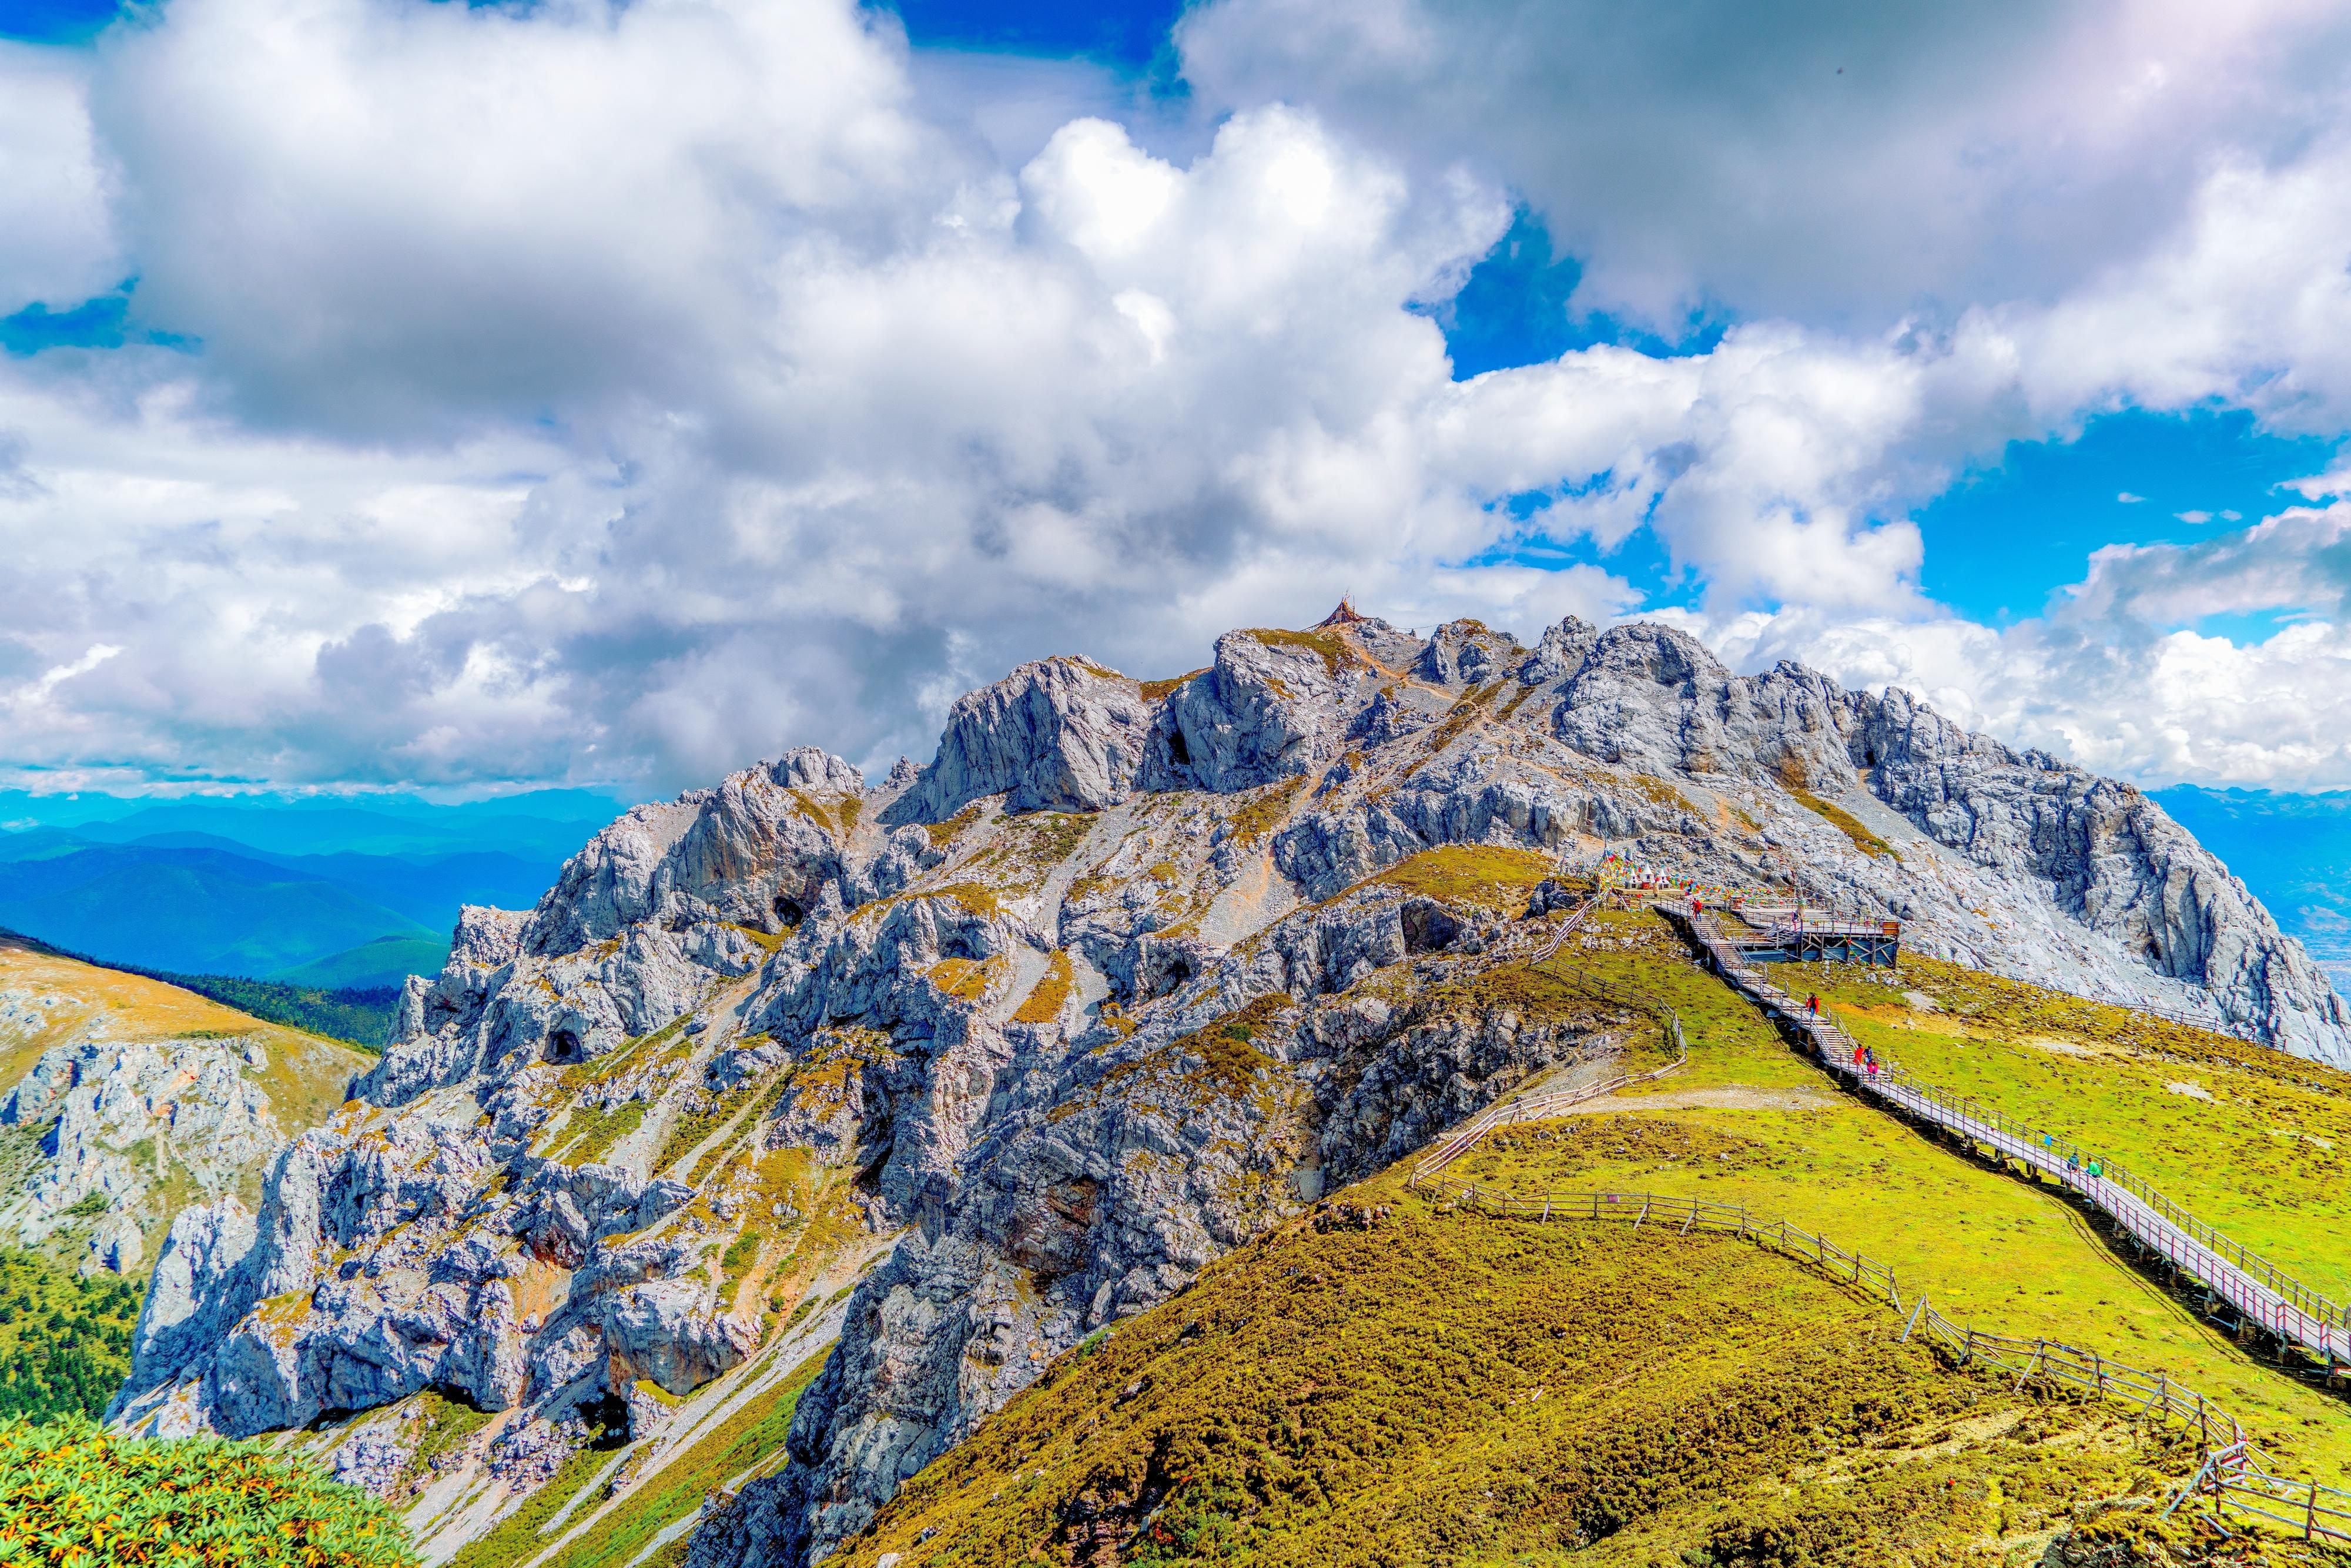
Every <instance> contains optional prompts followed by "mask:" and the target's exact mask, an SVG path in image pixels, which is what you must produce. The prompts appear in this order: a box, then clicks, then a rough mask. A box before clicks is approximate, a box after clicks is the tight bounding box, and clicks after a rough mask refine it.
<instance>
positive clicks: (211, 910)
mask: <svg viewBox="0 0 2351 1568" xmlns="http://www.w3.org/2000/svg"><path fill="white" fill-rule="evenodd" d="M620 810H622V805H621V803H620V802H618V801H616V800H611V799H610V798H608V797H604V796H600V795H595V794H591V793H588V792H585V791H573V790H564V791H542V792H539V793H537V794H532V795H525V796H517V797H508V798H506V799H503V800H494V801H484V802H478V803H473V804H466V805H455V806H442V805H435V804H434V803H432V802H430V801H425V800H414V799H413V798H391V799H383V798H371V799H370V800H368V801H367V802H366V803H365V804H363V805H356V804H352V803H350V802H349V801H347V800H335V801H309V800H284V799H279V798H270V797H259V798H256V797H225V798H209V797H204V798H195V799H190V800H177V801H171V802H165V803H149V802H146V801H141V800H120V799H110V798H106V797H96V796H88V795H84V796H38V795H28V794H25V793H22V792H18V791H0V825H5V828H6V830H7V831H0V926H5V927H7V928H10V929H13V930H16V931H21V932H23V933H25V934H26V935H27V936H36V937H38V938H40V939H41V940H42V941H45V942H48V943H51V944H53V945H54V946H58V947H62V948H66V949H68V950H70V951H73V952H77V953H81V954H86V955H88V956H91V957H94V958H99V959H101V960H104V961H108V962H112V963H120V964H130V965H135V966H137V967H141V968H148V969H161V970H168V971H173V972H178V973H185V974H218V975H235V976H245V977H252V978H256V979H275V980H285V981H288V982H291V983H293V984H296V985H300V986H308V987H317V988H325V989H336V988H351V987H359V988H367V987H376V986H384V985H395V984H397V983H398V982H399V981H400V979H401V978H402V977H403V976H406V975H409V974H430V973H432V972H434V971H435V970H437V969H438V968H439V967H440V966H441V963H442V960H443V958H444V957H445V956H446V955H447V953H448V946H449V933H450V930H451V928H452V927H453V926H454V925H455V922H456V917H457V910H458V907H459V906H460V905H461V904H496V905H499V906H500V907H503V908H509V909H514V908H524V909H527V908H528V907H530V906H531V905H532V904H536V903H538V896H539V894H542V893H544V892H545V891H546V890H547V888H548V887H549V885H550V884H551V883H553V882H554V880H555V875H556V873H557V871H558V870H559V868H560V867H561V865H562V863H563V862H564V860H565V859H566V858H567V857H569V855H570V854H572V853H573V852H575V851H577V850H578V849H579V848H580V845H581V844H583V843H585V842H586V841H588V839H589V838H590V836H591V835H592V834H593V833H595V831H597V830H598V829H600V828H601V827H602V826H603V825H604V824H605V823H606V822H608V821H611V819H612V817H614V816H615V815H617V814H618V812H619V811H620Z"/></svg>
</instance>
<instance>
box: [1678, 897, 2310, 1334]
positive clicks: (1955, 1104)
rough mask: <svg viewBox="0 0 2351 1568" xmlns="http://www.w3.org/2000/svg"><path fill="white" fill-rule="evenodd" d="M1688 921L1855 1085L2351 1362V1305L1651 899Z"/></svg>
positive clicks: (1751, 991) (1745, 984)
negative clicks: (1881, 1043)
mask: <svg viewBox="0 0 2351 1568" xmlns="http://www.w3.org/2000/svg"><path fill="white" fill-rule="evenodd" d="M1656 907H1657V909H1658V911H1659V912H1660V913H1662V914H1664V915H1667V917H1668V918H1670V919H1672V920H1673V921H1674V922H1675V923H1677V925H1680V926H1681V927H1682V928H1683V929H1684V930H1685V931H1687V932H1688V933H1689V934H1690V936H1691V937H1692V939H1693V940H1695V941H1696V942H1697V943H1698V946H1699V948H1700V949H1701V950H1702V951H1703V952H1704V953H1705V954H1706V956H1707V958H1708V962H1709V963H1711V964H1712V965H1713V967H1715V968H1716V970H1718V971H1719V973H1720V974H1721V975H1722V977H1723V978H1724V979H1726V980H1727V981H1729V983H1730V984H1731V985H1732V986H1733V987H1734V988H1737V989H1739V990H1740V991H1741V992H1743V993H1745V994H1746V995H1747V996H1748V997H1749V998H1750V999H1751V1000H1753V1001H1754V1002H1755V1003H1756V1004H1757V1005H1758V1006H1759V1007H1761V1008H1762V1009H1763V1010H1764V1011H1765V1012H1766V1013H1767V1014H1770V1015H1771V1016H1772V1017H1773V1018H1775V1019H1778V1021H1779V1022H1780V1023H1781V1024H1782V1026H1783V1027H1785V1028H1786V1029H1788V1030H1789V1031H1790V1032H1792V1033H1793V1034H1794V1035H1796V1036H1797V1038H1798V1039H1800V1040H1803V1041H1804V1042H1805V1044H1806V1045H1807V1046H1808V1047H1809V1048H1810V1049H1811V1050H1812V1051H1813V1054H1814V1055H1815V1056H1816V1057H1818V1058H1819V1059H1820V1061H1821V1062H1822V1064H1823V1066H1825V1067H1827V1068H1828V1069H1829V1071H1832V1072H1834V1073H1835V1074H1836V1075H1837V1076H1838V1077H1839V1078H1841V1079H1843V1080H1844V1081H1845V1082H1847V1083H1849V1084H1850V1085H1851V1086H1852V1087H1853V1088H1854V1089H1855V1091H1856V1092H1859V1093H1861V1094H1863V1095H1865V1096H1867V1097H1870V1098H1874V1099H1876V1100H1880V1101H1883V1102H1885V1103H1887V1104H1889V1105H1891V1106H1893V1107H1894V1108H1895V1109H1896V1110H1898V1111H1900V1112H1902V1113H1905V1114H1906V1115H1908V1116H1911V1117H1913V1118H1915V1119H1917V1120H1919V1121H1923V1122H1926V1123H1928V1124H1931V1125H1934V1126H1938V1127H1941V1128H1944V1129H1946V1130H1948V1131H1950V1132H1952V1133H1955V1134H1959V1136H1961V1137H1963V1138H1966V1139H1968V1140H1969V1141H1970V1142H1973V1143H1976V1144H1980V1145H1983V1146H1984V1147H1986V1148H1989V1149H1991V1150H1992V1151H1993V1152H1995V1153H1996V1154H1998V1155H2001V1156H2002V1157H2004V1158H2006V1159H2011V1160H2014V1161H2016V1162H2017V1163H2019V1164H2020V1165H2022V1166H2025V1167H2026V1168H2027V1169H2029V1170H2034V1171H2038V1172H2040V1173H2042V1174H2043V1175H2045V1176H2050V1177H2052V1178H2053V1179H2054V1180H2056V1181H2057V1182H2058V1183H2060V1184H2061V1185H2062V1186H2064V1187H2065V1188H2067V1189H2068V1190H2069V1191H2072V1192H2074V1193H2075V1194H2077V1195H2078V1196H2080V1197H2082V1199H2083V1200H2084V1201H2085V1202H2086V1203H2088V1204H2089V1205H2090V1206H2091V1207H2095V1208H2096V1209H2098V1210H2099V1211H2101V1212H2102V1213H2104V1214H2105V1215H2106V1216H2108V1217H2109V1218H2112V1219H2113V1220H2114V1221H2115V1223H2116V1226H2117V1228H2120V1229H2121V1230H2123V1231H2124V1232H2125V1233H2126V1234H2127V1235H2129V1236H2130V1237H2131V1238H2132V1239H2133V1240H2134V1241H2136V1242H2137V1244H2138V1245H2139V1246H2141V1247H2143V1248H2145V1249H2147V1250H2148V1251H2150V1252H2153V1253H2154V1254H2156V1255H2157V1256H2158V1257H2160V1258H2162V1259H2163V1260H2165V1261H2166V1262H2167V1263H2168V1264H2170V1265H2171V1266H2172V1267H2173V1268H2175V1269H2178V1270H2180V1271H2181V1272H2182V1273H2185V1274H2188V1275H2189V1276H2190V1277H2192V1278H2194V1279H2195V1280H2197V1281H2199V1282H2201V1283H2202V1284H2203V1286H2204V1287H2205V1289H2206V1290H2207V1291H2210V1292H2211V1294H2212V1295H2213V1296H2214V1297H2216V1298H2217V1299H2219V1300H2220V1301H2227V1302H2228V1303H2229V1304H2230V1306H2231V1308H2232V1309H2233V1310H2234V1311H2235V1312H2237V1313H2238V1314H2239V1316H2240V1318H2241V1320H2242V1321H2244V1322H2250V1323H2255V1324H2258V1325H2260V1326H2261V1327H2262V1329H2264V1330H2266V1331H2268V1332H2269V1333H2273V1334H2274V1335H2276V1336H2277V1337H2278V1338H2279V1340H2280V1341H2282V1342H2283V1343H2292V1344H2296V1345H2299V1346H2301V1347H2302V1348H2303V1349H2304V1350H2306V1351H2308V1352H2310V1353H2311V1354H2314V1355H2315V1356H2317V1357H2318V1358H2319V1359H2320V1360H2321V1361H2323V1362H2324V1363H2325V1364H2326V1365H2327V1367H2328V1368H2329V1369H2330V1370H2332V1369H2334V1368H2335V1367H2336V1366H2337V1365H2338V1364H2351V1307H2346V1306H2345V1305H2343V1304H2340V1303H2337V1302H2335V1301H2332V1300H2330V1299H2328V1298H2327V1297H2326V1296H2325V1295H2324V1294H2322V1293H2321V1292H2319V1291H2314V1290H2312V1289H2311V1288H2310V1287H2309V1286H2307V1285H2305V1284H2304V1283H2303V1282H2302V1281H2299V1280H2297V1279H2295V1278H2294V1276H2293V1275H2291V1274H2288V1273H2287V1272H2285V1270H2283V1269H2280V1268H2279V1267H2278V1266H2277V1265H2276V1264H2274V1263H2272V1262H2270V1261H2269V1260H2267V1259H2265V1258H2262V1256H2260V1255H2259V1254H2258V1253H2255V1252H2253V1251H2252V1250H2250V1249H2247V1248H2246V1247H2245V1246H2244V1245H2243V1244H2242V1243H2241V1242H2239V1241H2236V1240H2233V1239H2231V1238H2229V1237H2227V1236H2225V1235H2223V1234H2221V1233H2220V1231H2219V1230H2218V1229H2216V1228H2213V1227H2212V1226H2210V1225H2209V1224H2207V1223H2206V1222H2205V1221H2203V1220H2201V1219H2199V1218H2196V1216H2195V1215H2193V1214H2191V1213H2189V1211H2188V1210H2187V1209H2186V1208H2184V1207H2181V1206H2180V1205H2179V1204H2178V1203H2177V1202H2175V1201H2173V1200H2172V1199H2171V1198H2169V1197H2166V1196H2165V1195H2164V1194H2162V1193H2161V1192H2158V1191H2157V1190H2156V1188H2155V1187H2154V1186H2152V1185H2150V1184H2149V1183H2147V1181H2145V1180H2144V1179H2142V1178H2140V1177H2139V1176H2136V1175H2134V1174H2132V1173H2131V1172H2129V1171H2127V1170H2125V1169H2124V1168H2123V1167H2121V1166H2116V1165H2114V1164H2113V1163H2111V1162H2109V1161H2107V1160H2106V1159H2105V1158H2104V1156H2102V1155H2098V1154H2096V1153H2095V1152H2094V1151H2092V1150H2089V1149H2085V1148H2084V1147H2082V1146H2081V1145H2078V1144H2076V1143H2074V1141H2073V1140H2072V1139H2070V1138H2067V1137H2065V1136H2064V1135H2062V1134H2057V1133H2054V1132H2052V1131H2050V1130H2048V1129H2046V1128H2043V1127H2040V1126H2037V1125H2034V1124H2031V1123H2027V1122H2021V1121H2018V1120H2016V1119H2015V1118H2013V1117H2011V1116H2008V1115H2006V1114H2004V1113H2001V1111H2000V1110H1998V1109H1997V1108H1995V1107H1992V1106H1989V1105H1986V1104H1983V1103H1980V1102H1979V1101H1977V1100H1976V1099H1974V1098H1973V1097H1972V1096H1970V1095H1965V1094H1959V1093H1957V1092H1953V1091H1950V1090H1948V1089H1943V1088H1941V1087H1939V1086H1938V1085H1935V1084H1931V1083H1928V1082H1925V1081H1923V1080H1921V1079H1919V1078H1918V1077H1917V1075H1915V1074H1913V1073H1911V1072H1909V1071H1906V1070H1904V1069H1902V1068H1900V1067H1896V1066H1894V1065H1892V1064H1890V1063H1883V1062H1881V1063H1879V1064H1878V1065H1877V1066H1876V1069H1875V1070H1872V1069H1870V1068H1868V1067H1866V1066H1865V1065H1862V1064H1859V1063H1856V1062H1855V1061H1854V1057H1855V1053H1856V1052H1855V1041H1854V1038H1853V1036H1852V1035H1851V1034H1849V1033H1848V1032H1846V1030H1844V1027H1843V1026H1842V1025H1840V1024H1839V1023H1838V1022H1837V1020H1836V1017H1835V1015H1834V1012H1833V1011H1831V1010H1830V1009H1825V1008H1823V1009H1817V1010H1815V1009H1810V1008H1807V1007H1805V1006H1804V1005H1803V1004H1802V1003H1800V1002H1798V1001H1797V1000H1796V998H1793V997H1792V996H1790V995H1789V994H1788V993H1787V992H1785V991H1783V990H1782V989H1781V988H1779V987H1777V986H1775V985H1773V984H1772V983H1771V981H1769V980H1767V979H1765V978H1764V977H1762V976H1761V975H1760V974H1758V973H1757V972H1756V971H1755V969H1754V968H1753V967H1751V966H1750V965H1749V964H1748V963H1747V962H1746V961H1745V960H1744V958H1743V957H1742V956H1740V953H1739V950H1738V948H1737V947H1736V946H1733V945H1732V944H1731V943H1730V942H1729V941H1728V940H1726V939H1725V938H1724V937H1723V936H1722V935H1721V933H1720V932H1719V930H1718V929H1717V928H1716V926H1715V925H1714V922H1713V921H1712V919H1711V918H1709V917H1708V916H1707V915H1703V914H1699V915H1693V914H1691V913H1690V912H1689V911H1687V910H1686V909H1681V908H1677V907H1675V906H1673V905H1668V904H1659V905H1657V906H1656Z"/></svg>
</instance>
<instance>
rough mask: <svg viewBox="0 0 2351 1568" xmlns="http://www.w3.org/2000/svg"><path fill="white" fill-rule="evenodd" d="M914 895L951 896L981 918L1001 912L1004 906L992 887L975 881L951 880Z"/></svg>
mask: <svg viewBox="0 0 2351 1568" xmlns="http://www.w3.org/2000/svg"><path fill="white" fill-rule="evenodd" d="M914 896H916V897H919V898H951V899H953V900H955V901H956V903H957V904H961V905H962V906H963V907H964V908H965V909H966V910H967V911H968V912H969V913H971V914H973V915H979V916H981V917H982V918H989V917H992V916H994V915H997V914H998V913H999V912H1001V910H1002V909H1003V907H1004V905H1003V904H1001V903H999V902H998V899H997V896H996V894H995V891H994V890H993V889H991V888H985V887H982V886H980V885H979V883H976V882H951V883H947V884H946V886H945V887H939V888H934V889H932V890H931V891H930V892H929V893H926V894H915V895H914Z"/></svg>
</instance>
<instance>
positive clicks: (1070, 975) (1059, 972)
mask: <svg viewBox="0 0 2351 1568" xmlns="http://www.w3.org/2000/svg"><path fill="white" fill-rule="evenodd" d="M1074 978H1075V975H1074V971H1073V969H1072V968H1071V963H1070V953H1069V949H1068V948H1066V947H1056V948H1054V949H1053V952H1052V956H1050V957H1049V958H1047V959H1046V960H1045V972H1044V974H1042V975H1040V976H1039V977H1038V979H1037V983H1036V985H1034V986H1033V987H1031V988H1029V994H1028V995H1027V996H1026V997H1024V998H1021V1001H1020V1006H1019V1009H1017V1010H1016V1011H1014V1013H1013V1015H1012V1021H1013V1022H1014V1023H1036V1024H1046V1023H1051V1022H1053V1021H1054V1020H1055V1019H1059V1018H1060V1017H1061V1009H1062V1008H1064V1007H1066V1006H1067V1005H1068V1004H1069V1000H1070V987H1071V983H1072V981H1073V980H1074Z"/></svg>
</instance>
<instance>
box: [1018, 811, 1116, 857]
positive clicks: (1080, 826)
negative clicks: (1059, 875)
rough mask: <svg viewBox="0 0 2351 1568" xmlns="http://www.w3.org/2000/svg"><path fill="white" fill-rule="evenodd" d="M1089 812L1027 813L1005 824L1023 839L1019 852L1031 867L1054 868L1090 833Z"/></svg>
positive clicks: (1092, 820)
mask: <svg viewBox="0 0 2351 1568" xmlns="http://www.w3.org/2000/svg"><path fill="white" fill-rule="evenodd" d="M1094 821H1095V817H1094V813H1092V812H1091V811H1028V812H1024V813H1022V814H1021V815H1019V816H1018V817H1013V818H1010V819H1008V826H1010V827H1012V828H1014V829H1016V830H1017V831H1019V833H1021V834H1022V835H1023V836H1024V837H1023V841H1022V842H1021V844H1020V850H1021V852H1022V853H1023V854H1024V855H1025V856H1026V857H1027V859H1028V860H1029V862H1030V863H1031V864H1033V865H1038V866H1050V865H1057V864H1059V863H1060V862H1062V861H1065V860H1067V859H1069V857H1070V856H1071V853H1072V852H1075V851H1076V849H1077V847H1078V845H1079V844H1080V843H1081V842H1083V841H1084V840H1085V836H1086V835H1087V834H1088V833H1090V832H1092V831H1093V826H1094Z"/></svg>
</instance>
